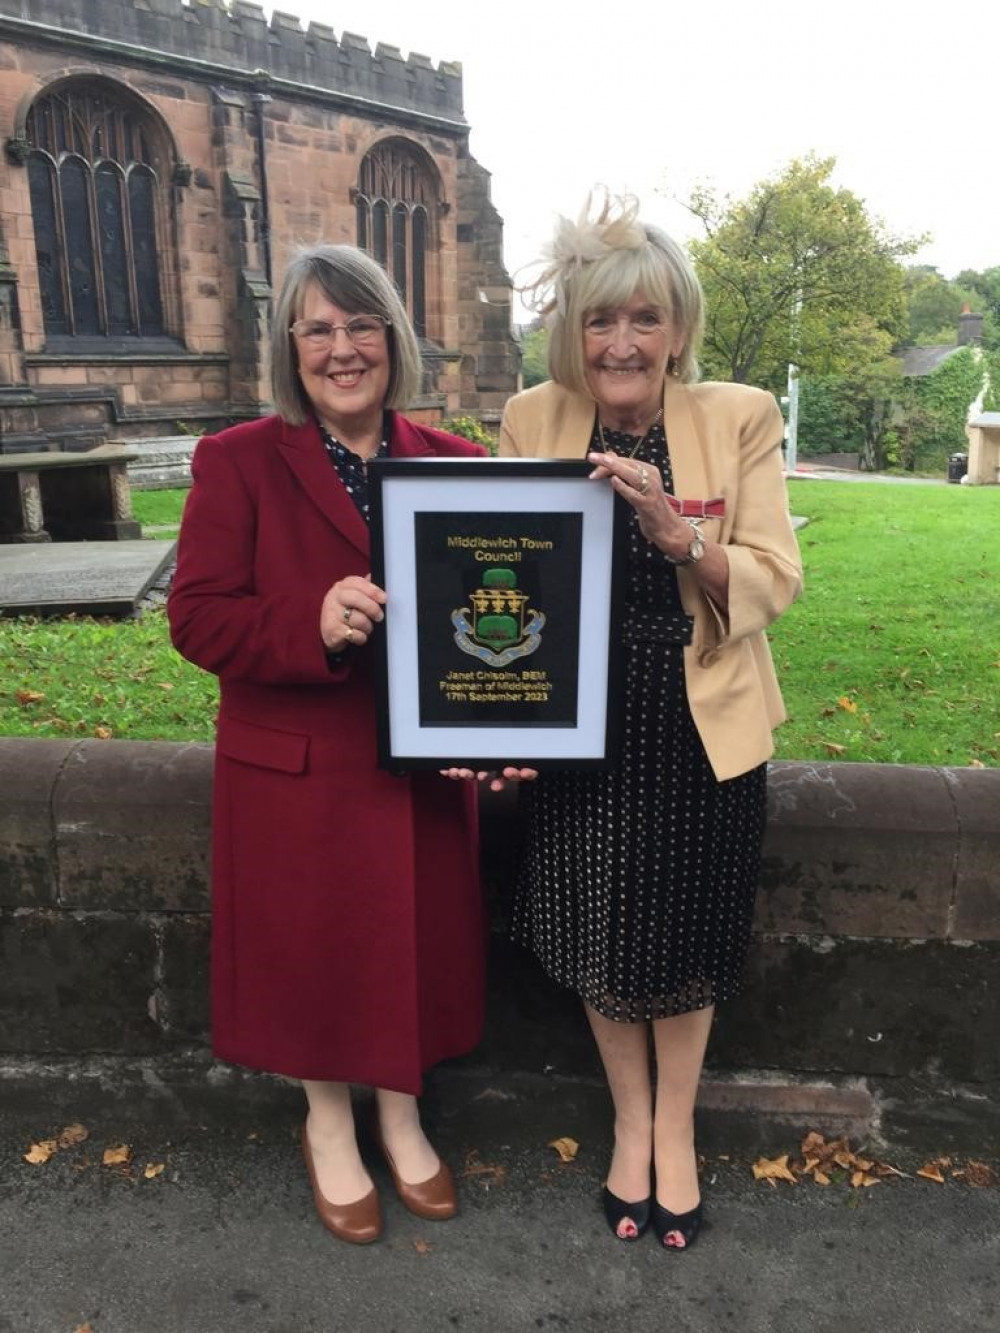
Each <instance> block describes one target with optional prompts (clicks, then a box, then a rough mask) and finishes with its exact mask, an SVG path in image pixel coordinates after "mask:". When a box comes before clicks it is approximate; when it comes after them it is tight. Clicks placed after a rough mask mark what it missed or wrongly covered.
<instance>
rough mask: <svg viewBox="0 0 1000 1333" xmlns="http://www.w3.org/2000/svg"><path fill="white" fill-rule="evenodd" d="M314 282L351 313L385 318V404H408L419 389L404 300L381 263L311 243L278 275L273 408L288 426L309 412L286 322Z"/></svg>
mask: <svg viewBox="0 0 1000 1333" xmlns="http://www.w3.org/2000/svg"><path fill="white" fill-rule="evenodd" d="M310 286H316V287H318V288H319V289H320V290H321V291H322V292H324V293H325V294H326V296H328V297H329V299H330V300H331V301H332V302H333V303H334V305H337V306H340V308H341V310H346V311H347V313H348V314H351V315H381V316H382V318H383V319H385V320H388V321H389V328H387V329H386V339H387V342H388V347H389V388H388V391H387V393H386V397H385V406H386V407H408V406H409V404H410V403H411V402H412V401H413V399H414V398H415V397H416V396H417V394H418V393H419V391H420V384H421V374H422V370H421V361H420V347H419V344H418V343H417V337H416V334H415V333H414V332H413V326H412V325H411V323H410V320H409V316H408V315H407V313H406V309H405V307H404V305H403V302H402V301H401V300H400V298H399V293H398V292H397V291H396V288H395V286H394V285H393V283H392V280H391V279H390V278H389V275H388V274H387V273H386V272H385V270H384V269H383V268H381V267H380V265H378V264H376V262H375V260H374V259H371V258H370V257H369V256H368V255H366V254H365V252H364V251H363V250H359V249H357V247H356V246H353V245H314V246H311V247H310V248H309V249H307V250H300V251H299V252H298V254H296V255H295V257H294V258H293V259H292V261H291V263H290V264H289V265H288V268H287V269H286V270H285V276H284V279H283V280H282V284H281V291H280V292H279V294H278V299H277V301H276V303H275V307H274V321H273V325H272V332H271V397H272V400H273V402H274V410H275V411H276V412H277V413H278V415H279V416H281V417H284V419H285V420H286V421H287V422H288V423H289V424H290V425H292V426H301V425H302V424H303V423H304V422H305V421H307V420H308V419H309V417H310V416H311V415H312V405H311V404H310V402H309V399H308V397H307V396H306V392H305V390H304V389H303V387H302V381H301V380H300V379H299V366H298V355H297V353H296V350H295V339H294V338H293V336H292V334H291V332H290V326H291V325H292V324H294V323H295V321H296V320H297V319H300V318H301V316H302V309H303V305H304V303H305V296H306V291H307V289H308V288H309V287H310Z"/></svg>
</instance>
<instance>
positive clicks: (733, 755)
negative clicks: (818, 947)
mask: <svg viewBox="0 0 1000 1333" xmlns="http://www.w3.org/2000/svg"><path fill="white" fill-rule="evenodd" d="M535 290H536V294H537V295H538V296H539V302H538V304H539V308H540V309H541V311H542V313H543V314H544V315H545V316H546V319H547V323H548V327H549V332H550V342H549V366H550V373H551V375H552V382H550V383H546V384H542V385H540V386H538V387H537V388H534V389H529V390H528V391H527V392H525V393H522V394H518V395H517V396H516V397H515V398H513V399H511V401H510V402H509V403H508V404H507V408H506V411H505V413H504V418H503V423H502V426H501V431H500V453H501V455H504V456H507V457H521V458H561V459H564V458H579V459H584V458H586V459H588V460H589V461H590V462H591V463H592V464H593V466H594V472H593V474H592V476H593V479H594V481H595V483H597V484H610V485H611V486H613V487H614V489H615V490H616V491H617V492H618V494H619V495H620V496H621V497H622V498H623V499H624V500H625V501H626V502H627V504H628V505H629V506H630V509H631V513H630V516H629V552H628V561H627V565H628V572H627V576H626V582H627V587H626V589H625V596H624V604H625V616H624V623H623V624H622V625H621V626H620V627H619V628H620V636H621V637H620V651H622V652H623V653H624V656H625V670H624V679H625V681H626V685H625V689H624V694H625V697H624V701H623V703H624V709H623V711H624V719H625V720H624V727H623V740H622V746H621V752H620V756H619V758H618V759H617V760H616V761H615V764H614V766H613V767H611V768H609V769H608V770H607V771H601V772H597V773H594V772H579V771H574V772H568V771H567V772H563V773H543V774H542V775H541V776H540V777H539V780H538V782H537V783H533V784H530V785H528V786H526V787H525V788H523V789H522V793H521V806H522V816H523V818H522V846H521V858H520V871H519V877H518V890H517V895H516V898H515V905H514V913H513V933H514V937H515V939H517V940H519V941H520V942H522V943H523V944H525V945H527V946H528V947H529V948H531V949H532V950H533V951H534V952H535V954H536V956H537V957H538V958H539V960H540V962H541V963H542V966H543V967H544V968H545V970H546V971H547V972H548V973H549V975H550V976H551V977H552V978H553V979H554V980H555V981H557V982H559V983H560V984H562V985H566V986H569V987H571V988H572V989H574V990H576V992H577V993H578V994H579V995H580V996H581V998H582V999H583V1001H584V1006H585V1011H586V1013H587V1017H588V1019H589V1021H590V1024H591V1027H592V1030H593V1032H594V1036H595V1039H596V1041H597V1045H598V1050H599V1052H600V1055H601V1059H602V1061H603V1064H604V1068H605V1072H606V1074H607V1077H608V1083H609V1088H610V1092H611V1097H612V1100H613V1103H614V1109H615V1142H614V1149H613V1153H612V1158H611V1165H610V1169H609V1172H608V1179H607V1184H606V1186H605V1189H604V1191H603V1195H602V1203H603V1208H604V1213H605V1218H606V1221H607V1223H608V1226H609V1227H610V1228H611V1230H612V1232H613V1233H614V1234H615V1235H616V1236H617V1237H618V1238H619V1239H620V1240H623V1241H635V1240H638V1238H639V1236H640V1235H641V1234H642V1233H643V1231H645V1229H646V1228H647V1226H649V1225H650V1224H651V1225H652V1228H653V1231H654V1232H655V1234H656V1237H657V1239H658V1241H659V1242H660V1244H661V1245H662V1246H663V1247H664V1248H666V1249H668V1250H673V1251H680V1250H682V1249H684V1248H686V1247H687V1246H688V1245H690V1244H692V1243H693V1242H694V1240H695V1238H696V1237H697V1235H698V1231H699V1228H700V1225H701V1220H702V1203H701V1196H700V1187H699V1183H698V1177H697V1167H696V1155H695V1150H694V1127H693V1113H694V1103H695V1097H696V1094H697V1088H698V1082H699V1078H700V1074H701V1067H702V1062H703V1059H704V1052H705V1046H706V1043H707V1040H708V1035H709V1030H710V1027H711V1021H712V1015H713V1012H714V1007H715V1004H716V1003H717V1002H719V1001H721V1000H725V999H727V998H729V997H731V996H732V995H734V994H735V993H736V992H737V990H738V987H739V976H740V972H741V968H742V964H743V961H744V958H745V954H746V949H747V946H748V942H749V935H750V923H751V919H752V915H753V905H754V896H755V892H756V883H757V876H758V871H759V862H760V847H761V840H762V837H763V828H764V807H765V796H766V770H765V764H766V761H767V759H768V757H769V756H770V755H771V753H772V750H773V746H772V739H771V732H772V728H774V727H775V726H777V724H778V723H780V722H781V721H782V720H783V719H784V716H785V713H784V708H783V705H782V701H781V694H780V692H779V690H778V684H777V681H776V679H775V674H774V669H773V666H772V663H771V656H770V652H769V650H768V645H767V638H766V630H767V627H768V625H770V624H771V622H772V621H773V620H774V619H775V618H776V617H777V616H779V615H780V614H781V612H782V611H784V610H785V608H786V607H787V606H788V605H789V604H790V603H791V602H792V601H793V600H794V598H795V597H796V596H797V594H798V592H799V590H800V588H801V577H802V572H801V564H800V560H799V554H798V548H797V545H796V541H795V536H794V533H793V531H792V526H791V522H790V519H789V515H788V505H787V499H786V495H785V484H784V478H783V475H782V460H781V443H782V436H783V424H782V419H781V414H780V412H779V411H778V407H777V404H776V403H775V401H774V398H773V397H772V396H771V395H770V394H767V393H764V392H762V391H761V390H759V389H755V388H750V387H748V386H746V385H742V384H699V383H697V382H696V379H697V363H696V360H695V358H696V354H697V347H698V341H699V338H700V333H701V327H702V301H701V290H700V287H699V285H698V280H697V278H696V276H695V274H694V272H693V270H692V268H691V265H690V263H689V261H688V259H687V256H686V255H685V254H684V252H683V250H681V248H680V247H679V246H677V245H676V244H675V243H674V242H673V241H671V240H670V238H669V237H666V236H664V235H663V233H662V232H659V231H658V230H656V229H655V228H653V227H649V226H646V225H644V224H642V223H641V222H640V221H639V220H638V219H637V216H636V205H635V203H634V201H631V200H620V201H612V200H610V199H605V201H604V205H603V207H602V208H601V209H600V211H599V212H598V214H597V216H596V217H592V216H591V214H590V209H589V205H588V208H587V209H586V210H585V211H584V214H583V215H582V216H581V218H580V219H579V220H578V221H577V222H575V223H573V222H570V221H568V220H567V219H561V220H560V222H559V225H558V228H557V232H556V236H555V239H554V241H553V243H552V246H551V248H550V251H549V255H548V266H547V268H546V270H545V272H544V273H543V274H542V277H541V278H540V279H539V282H538V284H537V286H536V289H535ZM650 1035H651V1036H652V1048H653V1050H654V1052H655V1064H656V1080H655V1092H654V1084H653V1079H652V1076H651V1070H650V1060H649V1050H650Z"/></svg>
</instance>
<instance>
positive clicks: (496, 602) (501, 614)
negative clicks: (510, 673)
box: [451, 567, 545, 667]
mask: <svg viewBox="0 0 1000 1333" xmlns="http://www.w3.org/2000/svg"><path fill="white" fill-rule="evenodd" d="M469 601H470V602H471V603H472V605H471V607H470V606H463V607H459V608H457V609H456V610H454V611H452V613H451V623H452V624H453V625H454V627H455V642H456V643H457V644H458V646H459V648H461V650H462V652H463V653H469V654H470V655H471V656H473V657H478V658H479V660H480V661H481V662H484V663H485V664H486V666H491V667H505V666H507V664H508V663H509V662H513V661H514V660H515V659H516V658H518V657H527V656H528V655H529V654H530V653H533V652H534V651H535V650H536V649H537V648H538V646H539V644H540V643H541V641H542V628H543V626H544V625H545V616H544V615H543V613H542V612H541V611H536V610H534V609H532V608H531V607H529V606H528V594H527V593H526V592H522V591H521V590H520V589H519V588H518V586H517V575H516V574H515V573H514V571H513V570H512V569H504V568H500V567H497V568H494V569H488V570H486V572H485V573H484V575H483V586H482V587H481V588H476V589H475V590H474V591H473V592H471V593H470V594H469Z"/></svg>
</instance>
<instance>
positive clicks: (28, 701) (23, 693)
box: [15, 690, 45, 708]
mask: <svg viewBox="0 0 1000 1333" xmlns="http://www.w3.org/2000/svg"><path fill="white" fill-rule="evenodd" d="M15 698H16V699H17V702H18V703H19V704H20V705H21V707H22V708H30V707H31V705H32V704H38V703H41V702H42V700H43V699H44V698H45V695H44V694H39V693H38V691H37V690H18V691H17V693H16V695H15Z"/></svg>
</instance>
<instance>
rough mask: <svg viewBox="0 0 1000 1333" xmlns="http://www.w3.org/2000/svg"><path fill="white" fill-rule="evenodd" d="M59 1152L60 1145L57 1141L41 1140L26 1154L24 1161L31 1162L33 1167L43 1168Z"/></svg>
mask: <svg viewBox="0 0 1000 1333" xmlns="http://www.w3.org/2000/svg"><path fill="white" fill-rule="evenodd" d="M58 1150H59V1144H58V1143H57V1142H56V1141H55V1139H40V1140H39V1141H38V1143H33V1144H32V1145H31V1147H30V1148H29V1149H28V1151H27V1152H26V1153H25V1154H24V1160H25V1161H26V1162H30V1163H31V1165H32V1166H41V1164H42V1163H43V1162H47V1161H48V1160H49V1158H50V1157H51V1156H52V1155H53V1153H55V1152H58Z"/></svg>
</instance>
